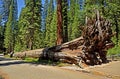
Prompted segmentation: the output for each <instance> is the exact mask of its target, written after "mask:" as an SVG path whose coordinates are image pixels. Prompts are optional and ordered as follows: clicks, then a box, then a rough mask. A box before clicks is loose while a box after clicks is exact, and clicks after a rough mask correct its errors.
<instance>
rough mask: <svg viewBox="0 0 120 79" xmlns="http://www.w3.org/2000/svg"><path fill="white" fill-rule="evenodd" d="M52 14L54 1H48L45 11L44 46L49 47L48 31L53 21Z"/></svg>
mask: <svg viewBox="0 0 120 79" xmlns="http://www.w3.org/2000/svg"><path fill="white" fill-rule="evenodd" d="M53 14H54V1H53V0H50V2H49V5H48V10H47V17H46V27H45V44H46V46H50V42H49V41H50V33H51V32H50V29H51V26H50V24H51V22H52V19H53Z"/></svg>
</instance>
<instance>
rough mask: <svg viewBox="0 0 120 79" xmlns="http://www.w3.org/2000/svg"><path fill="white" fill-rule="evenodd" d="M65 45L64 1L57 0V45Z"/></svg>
mask: <svg viewBox="0 0 120 79" xmlns="http://www.w3.org/2000/svg"><path fill="white" fill-rule="evenodd" d="M62 43H63V27H62V0H57V45H60V44H62Z"/></svg>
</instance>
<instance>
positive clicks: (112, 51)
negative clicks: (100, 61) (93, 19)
mask: <svg viewBox="0 0 120 79" xmlns="http://www.w3.org/2000/svg"><path fill="white" fill-rule="evenodd" d="M112 41H113V42H114V44H115V47H114V48H112V49H109V50H108V55H115V54H120V40H119V41H118V44H117V43H116V38H115V37H113V38H112Z"/></svg>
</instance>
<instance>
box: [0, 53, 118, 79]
mask: <svg viewBox="0 0 120 79" xmlns="http://www.w3.org/2000/svg"><path fill="white" fill-rule="evenodd" d="M0 75H2V76H3V77H5V79H120V61H113V62H110V63H107V64H103V65H97V66H90V67H86V68H85V69H80V68H79V67H77V66H75V65H72V66H66V67H56V66H48V65H41V64H33V63H26V62H24V61H22V60H9V59H6V58H4V57H3V56H2V55H0ZM0 79H1V78H0Z"/></svg>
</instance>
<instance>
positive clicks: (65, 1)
mask: <svg viewBox="0 0 120 79" xmlns="http://www.w3.org/2000/svg"><path fill="white" fill-rule="evenodd" d="M62 17H63V42H68V0H62Z"/></svg>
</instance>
